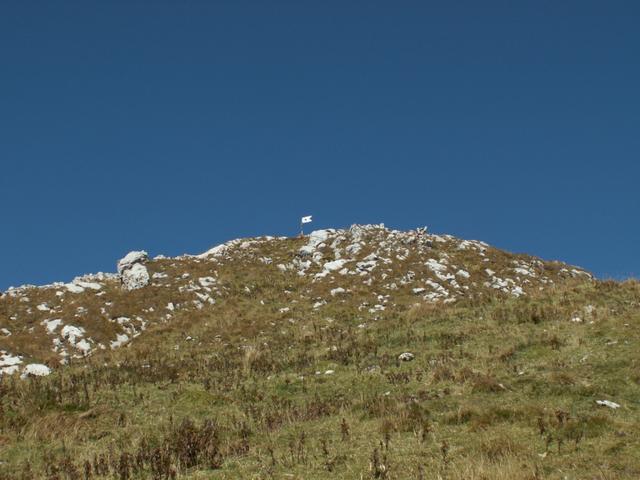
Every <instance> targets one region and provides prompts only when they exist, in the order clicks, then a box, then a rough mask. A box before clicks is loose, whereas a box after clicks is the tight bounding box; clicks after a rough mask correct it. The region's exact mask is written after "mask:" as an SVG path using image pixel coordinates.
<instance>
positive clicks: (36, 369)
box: [20, 363, 51, 378]
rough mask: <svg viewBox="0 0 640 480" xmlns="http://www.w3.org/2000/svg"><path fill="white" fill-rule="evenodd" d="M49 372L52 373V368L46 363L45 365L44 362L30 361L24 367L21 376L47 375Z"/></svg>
mask: <svg viewBox="0 0 640 480" xmlns="http://www.w3.org/2000/svg"><path fill="white" fill-rule="evenodd" d="M49 374H51V369H50V368H49V367H47V366H46V365H43V364H42V363H30V364H29V365H27V366H26V367H24V370H23V371H22V374H21V375H20V378H27V377H46V376H47V375H49Z"/></svg>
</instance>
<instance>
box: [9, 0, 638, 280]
mask: <svg viewBox="0 0 640 480" xmlns="http://www.w3.org/2000/svg"><path fill="white" fill-rule="evenodd" d="M638 18H640V3H638V2H616V1H612V2H591V1H567V2H556V1H546V2H545V1H535V2H534V1H531V2H526V1H522V2H507V1H501V2H492V1H486V2H477V1H468V2H465V1H460V2H429V1H419V2H418V1H416V2H413V1H404V2H403V1H401V2H388V1H367V2H363V1H349V2H345V1H326V2H311V1H304V0H296V1H277V0H276V1H270V2H265V1H251V2H249V1H242V0H234V1H218V2H215V1H187V2H175V1H172V2H168V1H156V2H151V1H148V2H140V1H132V0H127V1H110V2H97V1H86V0H85V1H77V2H72V1H64V0H62V1H58V2H45V1H30V2H23V1H13V0H9V1H5V2H2V3H1V4H0V166H1V169H0V202H1V205H2V223H1V224H0V225H1V227H0V289H5V288H7V287H8V286H9V285H19V284H23V283H35V284H41V283H47V282H51V281H55V280H69V279H71V278H73V276H75V275H78V274H81V273H86V272H94V271H99V270H103V271H114V270H115V262H116V261H117V259H118V258H120V257H121V256H123V255H124V254H125V253H127V251H129V250H133V249H146V250H148V251H149V252H150V253H151V254H160V253H162V254H167V255H177V254H181V253H185V252H189V253H198V252H201V251H204V250H206V249H207V248H209V247H210V246H212V245H214V244H217V243H220V242H222V241H225V240H228V239H231V238H236V237H241V236H251V235H261V234H278V235H293V234H295V233H296V232H297V228H298V220H299V217H300V216H301V215H307V214H313V215H314V219H315V222H314V224H313V226H314V227H316V228H321V227H333V226H335V227H339V226H348V225H350V224H352V223H380V222H383V223H385V224H387V225H388V226H391V227H395V228H402V229H404V228H413V227H416V226H422V225H428V226H429V227H430V229H431V230H432V231H434V232H441V233H451V234H454V235H458V236H461V237H465V238H474V239H481V240H485V241H487V242H489V243H491V244H494V245H496V246H498V247H501V248H505V249H507V250H510V251H516V252H526V253H531V254H534V255H539V256H541V257H543V258H547V259H561V260H564V261H567V262H569V263H573V264H578V265H581V266H583V267H585V268H587V269H589V270H591V271H593V272H594V273H596V274H597V275H599V276H602V277H614V278H624V277H627V276H630V275H631V276H637V275H638V273H639V272H640V255H638V246H639V245H640V222H638V212H639V211H640V201H639V198H640V194H639V192H638V179H639V178H640V162H639V160H640V158H639V154H640V131H639V130H640V89H639V88H638V85H640V62H639V61H638V59H639V58H640V29H638V26H637V19H638Z"/></svg>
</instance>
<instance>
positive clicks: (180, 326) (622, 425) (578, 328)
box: [0, 265, 640, 479]
mask: <svg viewBox="0 0 640 480" xmlns="http://www.w3.org/2000/svg"><path fill="white" fill-rule="evenodd" d="M203 268H204V267H203ZM219 270H220V271H219V272H218V274H219V278H220V282H221V283H222V284H224V285H225V286H226V287H227V289H228V294H227V295H226V296H225V297H224V298H223V299H221V300H220V301H219V303H218V305H217V306H216V309H215V310H213V311H209V310H203V311H201V312H198V311H189V312H183V313H180V312H178V313H177V314H176V318H175V319H174V321H172V322H171V323H167V324H160V325H156V326H154V327H153V328H152V329H151V330H149V331H148V332H146V334H145V335H143V336H141V337H140V338H139V339H136V341H135V342H134V343H133V344H132V345H131V346H130V347H129V348H125V349H121V350H118V351H108V352H98V353H97V354H96V355H94V356H93V357H91V358H90V359H88V360H87V362H86V363H84V362H83V363H77V364H75V365H71V366H70V367H69V368H65V369H61V370H59V371H58V372H56V373H55V374H54V375H52V376H51V377H47V378H42V379H34V380H26V381H20V380H17V379H15V378H4V379H2V381H0V407H1V410H0V460H1V461H2V462H3V463H2V464H0V478H60V479H62V478H70V479H73V478H85V476H86V474H87V473H89V476H90V478H122V479H126V478H172V477H179V478H185V479H203V478H220V479H222V478H229V479H231V478H299V479H315V478H345V479H360V478H397V479H404V478H407V479H409V478H411V479H413V478H426V479H430V478H446V479H463V478H464V479H480V478H483V479H501V478H504V479H533V478H569V479H573V478H575V479H578V478H580V479H582V478H598V479H615V478H638V477H640V463H639V462H638V461H637V459H638V458H640V440H638V438H639V435H640V425H639V423H638V419H639V417H638V398H640V397H639V394H640V385H639V382H640V372H639V371H638V360H639V357H640V354H639V353H638V339H639V338H638V337H639V335H640V334H639V333H638V325H639V321H640V308H639V305H640V285H639V284H638V283H637V282H626V283H622V284H620V283H613V282H575V283H571V282H568V283H566V284H565V285H563V286H557V287H554V288H553V289H547V290H545V291H544V292H541V293H540V294H539V295H537V296H535V295H534V296H531V295H529V296H527V297H525V298H520V299H511V298H509V299H506V298H501V299H498V298H494V299H485V300H479V299H476V300H474V301H471V300H468V301H460V302H457V303H455V304H451V305H449V306H446V307H445V306H434V305H421V306H414V302H415V297H412V296H410V295H408V294H407V295H405V296H402V295H398V296H397V298H395V299H394V301H395V304H396V307H395V308H389V309H387V310H385V311H383V312H378V313H376V314H369V313H368V312H366V311H362V310H360V309H358V305H360V304H361V303H362V301H363V300H364V299H369V300H370V298H371V292H370V291H368V290H367V289H366V288H362V289H361V290H357V289H355V288H354V291H353V292H352V293H350V294H349V295H347V296H346V297H345V298H344V299H342V297H336V298H333V297H331V296H330V295H327V294H326V292H324V291H318V290H317V289H325V290H326V289H328V288H329V287H327V286H326V285H325V286H321V285H315V286H314V285H309V284H308V283H305V282H304V281H303V279H300V278H298V277H297V276H296V275H295V274H292V273H282V274H275V273H274V272H273V269H268V270H267V267H266V266H264V267H256V266H255V265H253V268H252V269H248V268H243V267H242V265H228V266H226V267H220V268H219ZM247 285H250V287H251V288H250V289H249V291H248V292H247V291H246V290H245V286H247ZM285 290H287V291H289V292H290V293H284V291H285ZM369 290H370V289H369ZM302 294H303V295H304V296H305V298H314V297H315V296H321V297H322V298H328V299H329V300H330V302H329V304H328V305H326V306H324V307H323V308H321V309H319V310H314V309H313V308H312V307H311V304H312V302H311V301H306V302H305V301H299V302H298V303H292V299H293V298H299V295H302ZM158 295H159V294H158ZM161 300H162V302H165V299H164V298H163V299H161ZM283 305H290V306H292V307H293V308H292V310H291V311H290V312H287V313H280V312H279V308H280V307H282V306H283ZM587 305H593V306H594V307H595V309H594V310H593V312H592V313H590V314H587V313H586V312H585V310H584V308H585V307H586V306H587ZM138 308H139V306H138ZM576 314H577V315H579V316H580V317H581V318H582V319H583V322H581V323H577V322H572V321H571V318H572V317H574V316H575V315H576ZM405 351H409V352H413V353H414V354H415V360H414V361H411V362H399V361H398V360H397V357H398V355H399V354H400V353H402V352H405ZM327 370H333V371H334V373H333V374H325V373H324V372H326V371H327ZM316 372H321V373H320V374H316ZM601 399H609V400H612V401H615V402H617V403H619V404H621V405H622V408H620V409H618V410H611V409H608V408H606V407H600V406H597V405H596V404H595V401H596V400H601Z"/></svg>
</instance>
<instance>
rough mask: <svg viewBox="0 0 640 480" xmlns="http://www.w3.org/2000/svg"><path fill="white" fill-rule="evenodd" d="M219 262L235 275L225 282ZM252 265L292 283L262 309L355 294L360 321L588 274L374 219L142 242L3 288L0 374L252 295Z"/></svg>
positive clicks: (53, 362) (41, 370)
mask: <svg viewBox="0 0 640 480" xmlns="http://www.w3.org/2000/svg"><path fill="white" fill-rule="evenodd" d="M228 270H232V271H234V272H235V273H236V275H237V276H238V279H239V280H240V282H235V281H234V282H233V283H231V282H230V281H229V279H228V276H227V275H225V272H226V271H228ZM243 272H246V278H245V279H244V282H243V281H242V280H243V279H242V274H243ZM256 275H257V276H260V277H261V278H265V279H270V280H271V281H273V282H274V283H281V282H284V283H286V282H287V281H289V282H293V283H295V284H296V285H298V288H297V289H296V293H295V294H294V293H293V292H291V291H287V290H286V289H284V290H283V291H282V292H280V293H284V294H286V295H287V296H286V297H285V298H284V301H281V302H278V301H276V300H275V299H274V298H272V297H270V295H269V292H265V294H264V297H263V298H259V299H258V300H259V303H260V305H261V306H263V307H264V308H270V309H273V308H275V309H277V310H278V311H281V312H282V313H283V314H293V313H294V311H295V310H296V309H297V308H299V305H300V304H308V305H311V306H312V308H313V309H314V310H317V311H318V312H322V309H323V308H324V307H325V306H326V305H327V304H328V303H346V302H356V303H357V308H358V311H359V312H360V314H361V315H362V317H363V319H370V318H375V316H376V315H378V314H379V312H382V311H385V310H389V311H393V310H394V309H398V308H406V306H407V305H409V304H413V305H420V304H421V303H443V304H448V303H453V302H457V301H461V300H473V299H477V298H480V297H483V296H497V297H520V296H523V295H527V294H531V293H536V292H539V291H541V290H543V289H545V288H551V287H553V286H555V285H558V284H562V283H564V282H567V281H570V282H576V281H587V282H588V281H591V280H593V277H592V275H591V274H589V273H588V272H586V271H585V270H583V269H581V268H577V267H573V266H570V265H565V264H563V263H559V262H546V261H543V260H541V259H538V258H534V257H530V256H528V255H514V254H510V253H507V252H504V251H501V250H498V249H496V248H493V247H491V246H489V245H488V244H486V243H484V242H481V241H476V240H462V239H458V238H455V237H453V236H450V235H433V234H429V233H427V231H426V228H418V229H416V230H411V231H398V230H390V229H388V228H385V227H384V225H354V226H352V227H351V228H349V229H326V230H317V231H314V232H311V233H310V234H309V235H308V236H305V237H299V238H298V237H297V238H286V237H268V236H267V237H258V238H248V239H237V240H232V241H229V242H227V243H224V244H222V245H218V246H216V247H214V248H212V249H210V250H208V251H207V252H205V253H203V254H201V255H197V256H191V255H184V256H181V257H177V258H166V257H163V256H159V257H156V258H155V259H153V260H149V258H148V255H147V253H146V252H145V251H132V252H130V253H128V254H127V255H126V256H125V257H123V258H122V259H121V260H119V261H118V262H117V274H109V273H99V274H95V275H85V276H82V277H78V278H76V279H74V280H73V281H72V282H70V283H56V284H53V285H46V286H41V287H35V286H23V287H19V288H12V289H10V290H9V291H7V292H6V293H4V294H3V295H2V297H1V298H0V328H2V330H0V332H2V336H1V337H0V355H2V356H1V357H0V374H5V375H7V374H13V373H20V374H21V375H22V376H24V375H47V374H49V373H50V372H51V369H55V368H59V367H61V366H62V365H65V364H67V363H68V362H70V361H72V360H75V359H77V360H81V359H83V358H86V357H88V356H90V355H92V354H93V353H94V352H96V351H100V350H105V349H115V348H119V347H122V346H125V345H129V343H130V342H132V341H134V339H135V338H136V337H138V336H139V335H141V334H142V333H143V332H144V331H145V330H147V329H148V328H150V327H152V326H154V325H159V324H163V323H167V322H171V320H172V318H174V317H175V316H176V315H178V314H180V315H185V314H188V313H189V312H194V311H197V312H199V315H202V314H203V313H205V312H211V313H212V314H213V313H214V312H215V310H216V303H217V302H220V301H221V300H223V299H226V300H229V299H231V298H233V297H234V296H246V295H252V296H256V295H259V294H258V293H257V292H254V291H253V290H254V285H253V282H252V280H253V279H254V278H255V277H256Z"/></svg>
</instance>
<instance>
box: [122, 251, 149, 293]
mask: <svg viewBox="0 0 640 480" xmlns="http://www.w3.org/2000/svg"><path fill="white" fill-rule="evenodd" d="M148 259H149V256H148V255H147V252H145V251H144V250H142V251H134V252H129V253H128V254H127V255H125V257H124V258H122V259H121V260H120V261H119V262H118V273H119V274H120V278H121V280H122V286H123V287H124V288H125V289H126V290H137V289H138V288H142V287H145V286H147V285H148V284H149V272H148V271H147V267H145V266H144V263H146V262H147V260H148Z"/></svg>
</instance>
